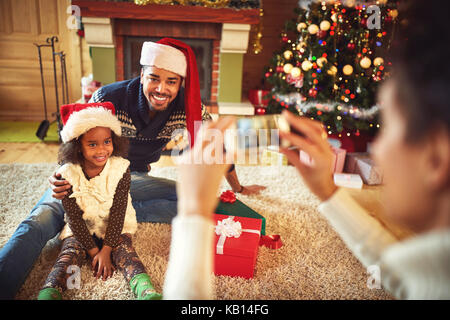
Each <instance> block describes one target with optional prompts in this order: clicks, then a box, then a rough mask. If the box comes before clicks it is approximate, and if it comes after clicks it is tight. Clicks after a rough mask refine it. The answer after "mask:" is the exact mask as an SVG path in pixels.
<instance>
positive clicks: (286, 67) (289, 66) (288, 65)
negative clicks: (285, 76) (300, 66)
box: [283, 63, 294, 73]
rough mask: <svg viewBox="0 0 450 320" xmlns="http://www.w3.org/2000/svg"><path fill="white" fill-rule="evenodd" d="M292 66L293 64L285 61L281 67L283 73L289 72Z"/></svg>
mask: <svg viewBox="0 0 450 320" xmlns="http://www.w3.org/2000/svg"><path fill="white" fill-rule="evenodd" d="M293 67H294V66H293V65H292V64H290V63H286V64H285V65H284V67H283V71H284V73H291V71H292V68H293Z"/></svg>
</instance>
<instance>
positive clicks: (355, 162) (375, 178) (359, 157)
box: [345, 152, 383, 185]
mask: <svg viewBox="0 0 450 320" xmlns="http://www.w3.org/2000/svg"><path fill="white" fill-rule="evenodd" d="M345 172H348V173H354V174H359V175H360V176H361V178H362V180H363V181H364V183H365V184H368V185H377V184H381V183H382V182H383V173H382V172H381V168H380V167H378V166H376V165H375V163H374V161H373V160H372V159H371V158H370V155H369V154H368V153H365V152H354V153H349V154H348V155H347V160H346V164H345Z"/></svg>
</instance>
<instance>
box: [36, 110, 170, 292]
mask: <svg viewBox="0 0 450 320" xmlns="http://www.w3.org/2000/svg"><path fill="white" fill-rule="evenodd" d="M114 112H115V110H114V106H113V105H112V104H111V103H110V102H106V103H91V104H72V105H64V106H62V107H61V117H62V120H63V124H64V128H63V130H62V131H61V138H62V141H63V144H62V145H61V147H60V150H59V155H58V163H59V164H60V165H62V166H61V167H60V168H59V170H58V173H60V174H61V177H62V178H63V179H66V180H68V181H69V182H70V184H71V186H72V189H71V190H70V191H69V193H68V195H67V196H66V197H65V198H64V199H63V200H62V205H63V207H64V210H65V212H66V220H67V224H66V225H65V227H64V229H63V230H62V232H61V235H60V239H61V240H63V243H62V249H61V253H60V254H59V256H58V259H57V261H56V263H55V265H54V267H53V269H52V270H51V272H50V274H49V276H48V277H47V280H46V281H45V283H44V285H43V287H42V289H41V291H40V292H39V296H38V299H39V300H58V299H62V296H61V293H62V292H64V291H65V290H66V289H67V279H68V277H70V274H68V273H67V272H66V271H67V268H68V267H69V266H70V265H78V266H80V267H81V265H82V263H83V262H84V260H85V258H86V253H87V254H88V255H89V257H90V258H91V259H92V268H93V270H94V275H95V276H96V277H97V278H99V277H102V278H103V280H106V279H107V278H109V277H111V276H112V274H113V272H114V270H115V268H117V269H119V270H120V271H121V272H122V273H123V275H124V276H125V279H126V280H127V282H128V283H129V284H130V287H131V290H132V291H133V293H134V294H135V295H136V296H137V298H138V299H139V300H155V299H161V295H160V294H158V293H157V292H156V291H155V289H154V288H153V285H152V283H151V281H150V277H149V276H148V275H147V273H146V271H145V267H144V265H143V264H142V262H141V261H140V259H139V257H138V255H137V253H136V251H135V250H134V248H133V246H132V243H131V235H132V234H133V233H134V232H135V231H136V229H137V222H136V212H135V211H134V208H133V206H132V204H131V197H130V194H129V189H130V169H129V161H128V160H126V159H124V158H123V157H124V156H126V152H127V146H128V140H127V139H126V138H122V137H121V127H120V122H119V121H118V119H117V118H116V117H115V116H114Z"/></svg>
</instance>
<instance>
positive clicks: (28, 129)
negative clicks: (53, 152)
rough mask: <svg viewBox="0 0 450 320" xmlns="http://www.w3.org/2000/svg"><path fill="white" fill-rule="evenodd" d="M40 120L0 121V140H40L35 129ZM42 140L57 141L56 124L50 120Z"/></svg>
mask: <svg viewBox="0 0 450 320" xmlns="http://www.w3.org/2000/svg"><path fill="white" fill-rule="evenodd" d="M39 125H40V122H30V121H0V142H40V141H41V140H40V139H39V138H38V137H36V131H37V129H38V128H39ZM44 141H46V142H49V141H52V142H54V141H56V142H58V141H59V136H58V124H57V123H56V121H55V122H52V123H51V124H50V126H49V128H48V131H47V136H46V137H45V138H44Z"/></svg>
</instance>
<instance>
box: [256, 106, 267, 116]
mask: <svg viewBox="0 0 450 320" xmlns="http://www.w3.org/2000/svg"><path fill="white" fill-rule="evenodd" d="M255 113H256V114H257V115H263V114H266V109H265V108H261V107H259V108H256V110H255Z"/></svg>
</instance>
